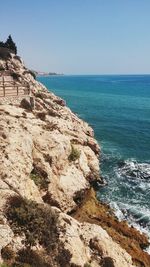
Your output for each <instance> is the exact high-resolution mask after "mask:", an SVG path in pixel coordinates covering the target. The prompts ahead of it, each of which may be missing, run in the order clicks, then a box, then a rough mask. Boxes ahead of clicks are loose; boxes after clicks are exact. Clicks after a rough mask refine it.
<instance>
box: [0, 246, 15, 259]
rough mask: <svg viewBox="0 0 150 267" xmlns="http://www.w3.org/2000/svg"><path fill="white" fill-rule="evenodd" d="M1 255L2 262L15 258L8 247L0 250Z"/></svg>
mask: <svg viewBox="0 0 150 267" xmlns="http://www.w3.org/2000/svg"><path fill="white" fill-rule="evenodd" d="M1 255H2V258H3V260H6V261H8V260H12V259H13V258H14V257H15V253H14V251H13V250H12V249H11V247H10V246H9V245H8V246H6V247H4V248H2V250H1Z"/></svg>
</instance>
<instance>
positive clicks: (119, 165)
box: [117, 160, 126, 168]
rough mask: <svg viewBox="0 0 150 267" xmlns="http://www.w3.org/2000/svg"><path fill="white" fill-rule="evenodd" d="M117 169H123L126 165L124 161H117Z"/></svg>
mask: <svg viewBox="0 0 150 267" xmlns="http://www.w3.org/2000/svg"><path fill="white" fill-rule="evenodd" d="M117 164H118V167H119V168H122V167H124V166H125V165H126V163H125V161H124V160H120V161H118V163H117Z"/></svg>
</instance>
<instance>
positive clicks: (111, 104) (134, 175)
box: [38, 75, 150, 233]
mask: <svg viewBox="0 0 150 267" xmlns="http://www.w3.org/2000/svg"><path fill="white" fill-rule="evenodd" d="M38 80H39V81H41V82H42V83H43V84H44V85H46V86H47V87H48V88H49V90H51V91H52V92H54V93H55V94H57V95H59V96H60V97H62V98H63V99H65V100H66V102H67V105H68V106H69V107H70V108H71V109H72V110H73V111H74V112H76V113H77V114H78V115H79V116H80V117H81V118H82V119H84V120H86V121H87V122H88V123H89V124H90V125H91V126H92V127H93V128H94V131H95V136H96V138H97V140H98V142H99V143H100V145H101V149H102V152H101V162H100V164H101V172H102V176H103V177H104V179H105V180H106V181H107V183H108V185H107V186H105V187H104V188H101V189H99V190H98V197H99V198H100V199H101V200H102V201H105V202H108V203H110V205H111V206H112V207H113V208H114V209H115V211H116V214H117V216H118V217H119V218H120V219H125V218H126V219H128V221H129V222H130V223H132V224H133V225H136V226H138V227H140V228H142V229H144V230H145V231H148V232H149V233H150V76H148V75H138V76H137V75H130V76H127V75H119V76H50V77H39V78H38Z"/></svg>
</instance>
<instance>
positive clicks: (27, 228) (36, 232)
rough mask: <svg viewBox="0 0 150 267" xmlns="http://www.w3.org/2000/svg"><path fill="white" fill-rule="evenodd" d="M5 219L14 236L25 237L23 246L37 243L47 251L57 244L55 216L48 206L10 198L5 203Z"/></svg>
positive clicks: (19, 198)
mask: <svg viewBox="0 0 150 267" xmlns="http://www.w3.org/2000/svg"><path fill="white" fill-rule="evenodd" d="M5 212H6V217H7V220H8V222H9V224H10V227H11V229H12V230H13V232H14V234H15V235H22V234H24V235H25V242H24V243H25V245H26V246H27V247H32V246H35V245H37V244H38V243H39V244H40V245H42V246H43V247H44V248H45V249H46V250H47V251H50V250H51V249H52V248H54V247H55V245H56V244H57V238H58V230H57V217H58V216H57V215H56V213H54V211H53V210H52V209H51V207H50V206H45V205H44V204H39V203H36V202H34V201H31V200H27V199H23V198H21V197H11V198H10V199H9V201H8V203H7V206H6V209H5Z"/></svg>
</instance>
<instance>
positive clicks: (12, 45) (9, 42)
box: [0, 35, 17, 54]
mask: <svg viewBox="0 0 150 267" xmlns="http://www.w3.org/2000/svg"><path fill="white" fill-rule="evenodd" d="M0 48H6V49H8V50H10V52H13V53H14V54H17V46H16V44H15V43H14V41H13V39H12V37H11V35H9V36H8V38H7V40H6V42H2V41H0Z"/></svg>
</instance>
